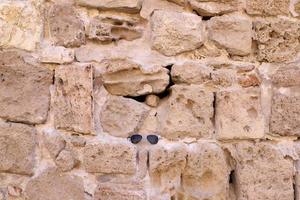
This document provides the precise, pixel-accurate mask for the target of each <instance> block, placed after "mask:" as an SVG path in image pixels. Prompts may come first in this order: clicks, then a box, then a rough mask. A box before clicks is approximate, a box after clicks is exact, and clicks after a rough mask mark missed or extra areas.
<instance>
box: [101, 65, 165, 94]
mask: <svg viewBox="0 0 300 200" xmlns="http://www.w3.org/2000/svg"><path fill="white" fill-rule="evenodd" d="M102 65H103V67H105V69H106V71H105V73H104V74H103V75H102V79H103V84H104V86H105V88H106V89H107V91H108V92H110V93H111V94H114V95H120V96H140V95H145V94H150V93H161V92H163V91H164V90H165V89H166V87H167V86H168V84H169V75H168V70H167V69H166V68H162V67H158V66H157V67H151V68H147V69H144V68H143V67H142V66H141V65H139V64H137V63H135V62H132V61H130V60H125V59H110V60H104V61H102Z"/></svg>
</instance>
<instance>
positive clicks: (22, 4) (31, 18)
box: [0, 0, 42, 51]
mask: <svg viewBox="0 0 300 200" xmlns="http://www.w3.org/2000/svg"><path fill="white" fill-rule="evenodd" d="M41 34H42V19H41V16H40V15H39V12H38V10H37V9H36V8H35V7H34V6H33V4H31V3H30V2H27V1H9V0H2V1H1V2H0V47H1V48H19V49H24V50H27V51H33V50H34V49H35V47H36V44H37V43H39V41H40V39H41Z"/></svg>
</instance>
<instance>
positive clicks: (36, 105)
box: [0, 51, 53, 124]
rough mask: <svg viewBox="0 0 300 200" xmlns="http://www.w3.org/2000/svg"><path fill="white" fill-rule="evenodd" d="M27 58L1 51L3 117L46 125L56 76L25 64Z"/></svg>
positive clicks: (0, 73) (0, 74)
mask: <svg viewBox="0 0 300 200" xmlns="http://www.w3.org/2000/svg"><path fill="white" fill-rule="evenodd" d="M25 56H26V54H23V53H20V52H17V51H0V60H1V62H0V81H1V84H0V110H1V112H0V117H2V118H3V119H6V120H9V121H15V122H24V123H28V124H40V123H43V122H45V121H46V118H47V114H48V109H49V104H50V91H49V87H50V85H51V84H52V79H53V72H52V71H51V70H49V69H47V68H46V67H44V66H41V65H32V64H29V63H26V62H25V60H24V59H25Z"/></svg>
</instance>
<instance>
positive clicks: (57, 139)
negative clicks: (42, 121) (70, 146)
mask: <svg viewBox="0 0 300 200" xmlns="http://www.w3.org/2000/svg"><path fill="white" fill-rule="evenodd" d="M43 143H44V145H45V147H46V148H47V150H48V151H49V153H50V156H51V157H52V158H54V159H55V158H56V157H57V156H58V154H59V153H60V152H61V151H62V150H63V149H64V148H65V147H66V141H65V139H64V138H63V137H62V136H61V135H60V133H59V132H57V131H56V130H54V129H46V130H44V133H43Z"/></svg>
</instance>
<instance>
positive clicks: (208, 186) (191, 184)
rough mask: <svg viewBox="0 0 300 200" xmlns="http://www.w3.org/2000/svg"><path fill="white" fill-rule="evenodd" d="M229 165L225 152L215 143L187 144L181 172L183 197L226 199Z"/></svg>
mask: <svg viewBox="0 0 300 200" xmlns="http://www.w3.org/2000/svg"><path fill="white" fill-rule="evenodd" d="M229 174H230V167H229V164H228V163H227V158H226V154H225V152H224V151H223V150H222V148H221V147H220V146H219V145H218V144H215V143H211V142H207V141H200V142H198V143H194V144H191V145H189V149H188V156H187V163H186V167H185V169H184V171H183V174H182V186H183V191H184V197H185V198H183V199H228V195H229Z"/></svg>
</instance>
